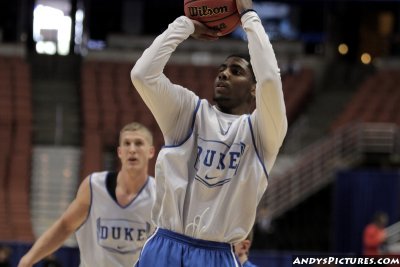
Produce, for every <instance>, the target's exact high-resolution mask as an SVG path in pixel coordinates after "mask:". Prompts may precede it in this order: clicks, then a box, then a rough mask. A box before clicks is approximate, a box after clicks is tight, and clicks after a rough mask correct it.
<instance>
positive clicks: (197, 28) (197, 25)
mask: <svg viewBox="0 0 400 267" xmlns="http://www.w3.org/2000/svg"><path fill="white" fill-rule="evenodd" d="M192 21H193V24H194V32H193V33H192V37H193V38H195V39H198V40H206V41H215V40H217V39H218V38H219V35H218V30H215V29H211V28H209V27H207V26H206V25H204V24H203V23H201V22H199V21H197V20H193V19H192Z"/></svg>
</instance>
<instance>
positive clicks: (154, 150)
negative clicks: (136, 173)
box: [149, 146, 156, 159]
mask: <svg viewBox="0 0 400 267" xmlns="http://www.w3.org/2000/svg"><path fill="white" fill-rule="evenodd" d="M155 154H156V149H155V147H154V146H151V147H150V149H149V159H152V158H153V157H154V155H155Z"/></svg>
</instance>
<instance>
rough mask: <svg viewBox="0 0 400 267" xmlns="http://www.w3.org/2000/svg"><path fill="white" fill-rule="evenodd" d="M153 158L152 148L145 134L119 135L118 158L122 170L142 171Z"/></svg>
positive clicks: (141, 132) (137, 132) (130, 132)
mask: <svg viewBox="0 0 400 267" xmlns="http://www.w3.org/2000/svg"><path fill="white" fill-rule="evenodd" d="M153 156H154V147H153V146H152V145H150V143H149V141H148V138H147V136H146V133H145V132H143V131H125V132H123V133H122V134H121V137H120V144H119V147H118V157H119V159H120V160H121V163H122V168H127V169H133V168H134V169H142V170H144V169H146V168H147V166H148V161H149V160H150V159H151V158H152V157H153Z"/></svg>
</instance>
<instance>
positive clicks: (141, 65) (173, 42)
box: [131, 16, 195, 139]
mask: <svg viewBox="0 0 400 267" xmlns="http://www.w3.org/2000/svg"><path fill="white" fill-rule="evenodd" d="M193 30H194V26H193V23H192V21H191V20H190V19H188V18H187V17H183V16H182V17H179V18H177V19H176V20H175V21H174V22H173V23H171V24H170V25H169V27H168V29H167V30H166V31H164V32H163V33H162V34H161V35H160V36H158V37H157V38H156V39H155V40H154V42H153V44H152V45H151V46H150V47H149V48H147V49H146V50H145V51H144V53H143V55H142V56H141V57H140V59H139V60H138V61H137V62H136V64H135V66H134V67H133V69H132V71H131V79H132V83H133V85H134V86H135V88H136V90H137V91H138V93H139V94H140V96H141V97H142V99H143V101H144V102H145V103H146V105H147V106H148V107H149V109H150V110H151V112H152V113H153V115H154V116H155V118H156V120H157V122H158V124H159V126H160V128H161V131H162V132H163V133H164V135H170V133H171V132H175V130H174V128H176V121H177V120H178V117H179V121H181V120H182V116H186V115H187V116H190V112H189V113H188V114H183V115H182V112H181V110H182V108H185V110H189V109H190V108H191V107H192V106H194V105H195V102H194V100H193V98H194V97H193V94H192V93H191V92H189V91H188V90H186V89H183V88H182V87H180V86H177V85H174V84H172V83H171V82H170V81H169V80H168V78H167V77H166V76H165V75H164V74H163V73H162V71H163V69H164V67H165V64H166V63H167V61H168V59H169V58H170V56H171V54H172V52H173V51H174V50H175V49H176V47H177V46H178V45H179V44H180V43H181V42H182V41H184V40H185V39H187V38H188V37H189V36H190V34H191V33H193ZM184 121H185V120H184ZM186 134H187V133H186V132H185V135H186ZM173 136H175V135H174V134H173ZM174 139H175V138H174ZM177 139H179V138H177Z"/></svg>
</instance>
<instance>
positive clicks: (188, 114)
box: [131, 0, 287, 267]
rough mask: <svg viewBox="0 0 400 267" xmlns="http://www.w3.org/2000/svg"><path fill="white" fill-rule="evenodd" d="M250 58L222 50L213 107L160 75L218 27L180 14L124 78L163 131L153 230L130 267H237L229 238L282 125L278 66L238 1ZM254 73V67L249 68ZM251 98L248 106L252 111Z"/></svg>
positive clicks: (248, 207)
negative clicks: (178, 52)
mask: <svg viewBox="0 0 400 267" xmlns="http://www.w3.org/2000/svg"><path fill="white" fill-rule="evenodd" d="M236 4H237V8H238V11H239V12H240V13H241V14H242V17H241V24H242V27H243V29H244V30H245V32H246V33H247V38H248V45H249V52H250V56H251V62H250V60H249V59H248V58H246V57H241V56H230V57H228V58H227V59H226V60H225V62H224V63H222V64H221V66H220V68H219V72H218V73H217V75H216V78H215V87H214V101H215V102H216V105H215V106H212V105H211V104H209V102H208V101H207V100H204V99H199V97H198V96H196V95H195V94H194V93H193V92H191V91H190V90H188V89H186V88H184V87H182V86H179V85H176V84H172V83H171V82H170V81H169V80H168V78H167V77H166V76H165V75H164V74H163V73H162V71H163V69H164V67H165V65H166V63H167V61H168V59H169V58H170V56H171V54H172V52H173V51H174V50H175V49H176V47H177V46H178V45H179V44H180V43H181V42H183V41H184V40H186V39H187V38H189V36H193V37H195V38H198V39H204V40H217V39H218V33H217V32H216V31H215V30H212V29H209V28H207V27H206V26H205V25H204V24H202V23H200V22H197V21H193V20H191V19H189V18H187V17H185V16H181V17H178V18H177V19H176V20H175V21H174V22H172V23H171V24H170V25H169V27H168V29H166V30H165V31H164V32H163V33H162V34H161V35H160V36H158V37H157V38H156V39H155V40H154V42H153V43H152V45H151V46H150V47H149V48H148V49H146V51H145V52H144V53H143V55H142V56H141V57H140V59H139V60H138V61H137V62H136V64H135V66H134V67H133V69H132V71H131V79H132V82H133V84H134V86H135V88H136V89H137V90H138V92H139V94H140V95H141V97H142V98H143V100H144V101H145V103H146V104H147V106H148V107H149V108H150V110H151V112H152V113H153V115H154V117H155V118H156V120H157V122H158V124H159V126H160V129H161V130H162V132H163V135H164V139H165V143H166V146H165V147H164V148H163V149H162V150H161V151H160V153H159V156H158V159H157V164H156V180H157V196H156V203H155V205H154V208H153V211H152V219H153V222H154V223H155V224H156V226H157V230H156V231H155V233H154V235H152V236H151V237H150V238H149V239H148V241H147V242H146V244H145V246H144V247H143V250H142V252H141V255H140V257H139V261H138V263H137V265H136V266H138V267H144V266H145V267H149V266H171V267H176V266H181V267H186V266H187V267H189V266H190V267H197V266H208V267H213V266H215V267H217V266H218V267H224V266H240V264H239V263H238V262H237V260H236V257H235V253H234V249H233V244H235V243H239V242H241V241H242V240H244V239H245V238H246V236H247V235H248V234H249V232H250V230H251V228H252V226H253V224H254V221H255V215H256V207H257V204H258V203H259V201H260V199H261V197H262V195H263V193H264V191H265V190H266V187H267V176H268V173H269V172H270V170H271V168H272V166H273V164H274V161H275V159H276V156H277V154H278V152H279V149H280V147H281V145H282V142H283V139H284V136H285V135H286V131H287V119H286V111H285V104H284V99H283V92H282V83H281V77H280V71H279V68H278V64H277V61H276V58H275V54H274V51H273V49H272V45H271V43H270V41H269V39H268V36H267V34H266V32H265V30H264V28H263V26H262V24H261V20H260V18H259V17H258V15H257V13H256V12H254V11H253V10H252V9H251V8H252V1H251V0H236ZM253 70H254V72H253ZM254 98H255V101H256V110H254V111H253V110H252V106H253V104H254Z"/></svg>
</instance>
